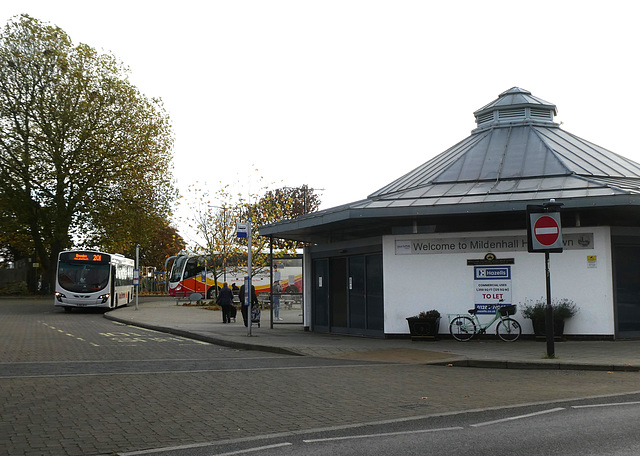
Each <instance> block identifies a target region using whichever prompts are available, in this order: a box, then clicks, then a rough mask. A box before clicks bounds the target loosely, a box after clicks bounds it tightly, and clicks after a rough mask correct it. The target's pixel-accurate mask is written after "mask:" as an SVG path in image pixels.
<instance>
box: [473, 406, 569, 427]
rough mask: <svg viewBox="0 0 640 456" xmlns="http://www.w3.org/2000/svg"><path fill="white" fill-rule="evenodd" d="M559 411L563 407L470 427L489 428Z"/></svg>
mask: <svg viewBox="0 0 640 456" xmlns="http://www.w3.org/2000/svg"><path fill="white" fill-rule="evenodd" d="M561 410H564V407H558V408H554V409H550V410H542V411H540V412H535V413H528V414H526V415H519V416H512V417H510V418H503V419H501V420H494V421H485V422H484V423H477V424H472V425H471V427H480V426H490V425H492V424H497V423H504V422H507V421H514V420H521V419H523V418H531V417H532V416H538V415H545V414H547V413H554V412H559V411H561Z"/></svg>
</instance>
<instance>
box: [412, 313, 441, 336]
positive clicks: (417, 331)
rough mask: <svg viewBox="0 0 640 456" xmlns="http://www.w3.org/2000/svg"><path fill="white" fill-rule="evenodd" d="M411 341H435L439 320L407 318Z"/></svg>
mask: <svg viewBox="0 0 640 456" xmlns="http://www.w3.org/2000/svg"><path fill="white" fill-rule="evenodd" d="M407 322H408V323H409V332H410V333H411V340H436V339H437V338H438V330H439V329H440V318H435V319H433V318H417V317H409V318H407Z"/></svg>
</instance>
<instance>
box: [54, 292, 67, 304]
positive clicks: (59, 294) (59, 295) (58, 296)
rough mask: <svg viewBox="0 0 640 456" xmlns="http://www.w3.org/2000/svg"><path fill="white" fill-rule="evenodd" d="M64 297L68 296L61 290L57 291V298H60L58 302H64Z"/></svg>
mask: <svg viewBox="0 0 640 456" xmlns="http://www.w3.org/2000/svg"><path fill="white" fill-rule="evenodd" d="M62 298H66V296H65V295H63V294H62V293H60V292H59V291H56V299H57V300H58V302H62Z"/></svg>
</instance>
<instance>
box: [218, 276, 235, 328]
mask: <svg viewBox="0 0 640 456" xmlns="http://www.w3.org/2000/svg"><path fill="white" fill-rule="evenodd" d="M216 302H217V303H218V304H219V305H220V308H221V309H222V323H231V316H232V315H231V313H232V310H231V308H232V307H233V293H232V292H231V288H229V285H228V284H227V282H225V283H224V284H223V285H222V289H221V290H220V292H219V293H218V299H217V300H216Z"/></svg>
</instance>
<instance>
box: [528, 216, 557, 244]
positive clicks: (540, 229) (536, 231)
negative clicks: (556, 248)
mask: <svg viewBox="0 0 640 456" xmlns="http://www.w3.org/2000/svg"><path fill="white" fill-rule="evenodd" d="M533 236H534V237H535V239H536V241H538V242H539V243H540V244H542V245H544V246H550V245H553V244H555V243H556V242H557V241H558V236H560V227H559V226H558V222H557V221H556V219H554V218H553V217H549V216H548V215H544V216H542V217H540V218H539V219H538V220H537V221H536V223H535V225H534V226H533Z"/></svg>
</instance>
